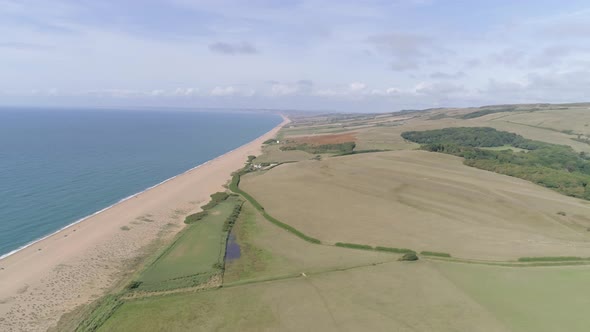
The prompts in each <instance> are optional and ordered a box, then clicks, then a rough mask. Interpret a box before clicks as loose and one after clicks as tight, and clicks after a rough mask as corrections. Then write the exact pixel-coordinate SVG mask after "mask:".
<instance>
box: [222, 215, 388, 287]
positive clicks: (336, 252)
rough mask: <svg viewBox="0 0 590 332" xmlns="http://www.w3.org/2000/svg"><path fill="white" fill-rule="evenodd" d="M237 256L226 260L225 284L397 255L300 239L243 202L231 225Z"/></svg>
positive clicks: (378, 260)
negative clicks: (237, 217)
mask: <svg viewBox="0 0 590 332" xmlns="http://www.w3.org/2000/svg"><path fill="white" fill-rule="evenodd" d="M234 234H235V236H236V240H237V243H238V244H239V245H240V247H241V256H240V258H239V259H236V260H232V261H229V262H228V263H227V264H226V270H225V274H224V285H228V284H233V283H239V282H245V281H251V280H261V279H268V278H270V279H272V278H274V277H282V276H288V275H300V274H301V273H302V272H304V273H316V272H321V271H326V270H335V269H344V268H350V267H354V266H361V265H369V264H373V263H381V262H387V261H395V260H396V259H397V258H398V257H399V255H395V254H389V253H380V252H371V253H367V252H362V251H359V250H352V249H345V248H336V247H332V246H322V245H317V244H312V243H309V242H306V241H303V240H301V239H299V238H297V237H295V236H293V235H291V234H290V233H289V232H287V231H285V230H283V229H281V228H279V227H276V226H274V225H273V224H271V223H270V222H268V221H267V220H265V219H264V218H263V217H262V216H261V215H260V214H259V213H258V212H257V211H256V210H255V209H254V208H253V207H252V205H250V204H245V205H244V208H243V211H242V214H241V215H240V218H239V220H238V223H237V224H236V227H235V229H234Z"/></svg>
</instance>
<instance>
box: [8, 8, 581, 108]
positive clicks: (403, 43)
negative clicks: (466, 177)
mask: <svg viewBox="0 0 590 332" xmlns="http://www.w3.org/2000/svg"><path fill="white" fill-rule="evenodd" d="M589 88H590V3H588V1H567V2H566V1H542V0H541V1H527V0H521V1H503V0H495V1H459V0H456V1H455V0H406V1H401V0H400V1H395V0H391V1H379V0H374V1H372V0H368V1H347V0H344V1H319V0H309V1H306V0H284V1H270V0H251V1H230V0H217V1H214V0H204V1H200V0H169V1H156V0H145V1H140V0H136V1H129V0H127V1H125V0H119V1H111V0H103V1H90V0H77V1H67V0H53V1H27V0H18V1H17V0H0V105H23V106H25V105H33V106H35V105H38V106H89V107H95V106H113V107H116V106H154V107H159V106H172V107H174V106H179V107H236V108H237V107H243V108H284V109H310V110H313V109H318V110H338V111H361V112H371V111H393V110H400V109H415V108H428V107H441V106H476V105H484V104H499V103H524V102H579V101H589V100H590V98H588V96H587V95H588V91H590V89H589Z"/></svg>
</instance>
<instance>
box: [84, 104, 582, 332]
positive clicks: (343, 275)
mask: <svg viewBox="0 0 590 332" xmlns="http://www.w3.org/2000/svg"><path fill="white" fill-rule="evenodd" d="M564 112H570V113H567V116H564V114H566V113H564ZM587 123H590V112H587V105H582V106H579V105H578V106H571V107H570V106H568V107H567V109H566V107H565V106H548V105H521V106H509V105H508V106H498V107H483V108H470V109H433V110H427V111H423V112H406V113H402V114H395V113H389V114H380V115H379V114H368V115H366V114H365V115H348V114H336V115H332V116H326V115H319V116H313V117H305V116H301V115H298V116H297V117H295V118H293V122H292V123H291V124H290V125H289V127H288V128H285V129H284V130H282V131H281V133H280V134H279V135H278V136H277V137H278V138H279V140H280V141H281V143H279V144H275V143H273V144H270V145H266V146H265V147H264V148H263V154H262V155H261V156H258V157H257V158H256V159H254V160H253V163H254V164H256V163H272V162H278V163H282V162H289V163H285V164H282V165H280V166H277V167H274V168H272V169H270V170H264V171H253V172H250V173H248V174H245V175H242V176H241V178H240V182H239V188H234V187H235V183H233V182H232V185H231V186H230V188H233V189H235V190H234V191H236V192H238V193H240V194H242V195H244V198H246V199H247V201H246V203H244V205H243V206H242V209H241V213H240V215H239V217H238V219H237V222H236V224H235V226H234V228H233V231H232V232H233V236H234V237H235V241H236V242H237V244H238V245H239V246H240V256H239V258H237V259H233V260H229V261H226V262H225V265H224V269H223V270H221V269H220V267H221V266H220V265H219V264H216V263H219V262H220V261H219V259H220V257H223V256H221V254H222V253H223V249H224V246H225V242H224V241H225V237H224V236H223V235H222V236H220V234H225V235H227V233H223V222H224V220H225V219H226V218H225V216H226V215H228V214H229V213H231V210H233V205H235V202H232V201H231V200H235V199H236V198H235V197H234V198H231V200H230V201H226V202H223V203H222V204H220V205H219V206H217V207H215V208H214V209H212V210H210V211H209V215H208V216H207V217H206V222H205V223H202V222H201V221H198V222H196V223H195V224H193V225H191V226H190V227H192V228H190V229H189V230H187V231H186V232H184V233H183V235H182V236H181V237H180V238H179V239H178V240H177V241H176V242H175V243H174V244H173V245H172V246H171V247H170V248H169V249H168V250H167V251H166V252H165V253H164V254H163V255H162V256H161V257H160V258H159V259H157V260H156V261H155V263H154V264H152V265H151V266H150V267H149V268H148V269H147V270H146V271H145V272H144V273H143V274H141V275H140V276H139V278H138V279H137V280H138V281H141V282H142V283H141V284H139V287H138V290H142V288H144V289H145V290H150V289H151V288H153V289H154V290H155V289H158V287H160V289H162V288H161V287H162V283H167V284H168V286H166V287H168V288H167V289H173V288H175V287H176V286H174V285H175V283H176V282H177V281H176V280H179V282H180V283H182V284H183V285H184V286H182V287H187V285H189V286H190V282H189V283H186V281H187V280H190V277H189V278H188V279H186V278H185V277H186V276H192V278H201V280H199V281H198V282H203V280H206V279H207V278H210V277H211V276H221V275H223V280H222V284H221V286H222V287H220V288H208V289H205V290H200V291H196V290H195V289H194V288H192V289H191V291H188V290H189V289H180V290H179V291H178V292H176V290H173V292H175V293H172V292H170V291H164V292H159V293H157V294H158V295H157V296H147V297H145V296H143V297H107V298H105V299H106V300H107V301H106V302H105V303H106V304H105V305H104V306H101V307H99V309H101V310H99V312H98V313H97V314H96V315H94V316H93V317H94V320H90V321H87V322H88V323H89V325H88V326H99V325H100V329H99V331H170V330H174V331H201V330H202V331H211V330H215V331H236V330H239V331H261V330H262V331H267V330H273V331H274V330H296V331H299V330H314V331H316V330H321V331H340V330H349V331H358V330H370V331H392V330H394V331H531V332H533V331H534V332H537V331H586V330H587V327H588V326H590V318H587V317H586V316H587V315H586V311H585V310H584V308H586V307H588V305H589V304H590V303H589V302H590V300H588V297H587V296H585V294H586V293H588V291H589V290H590V289H588V287H590V286H588V285H587V284H588V283H587V282H586V281H587V280H588V278H589V277H590V267H589V266H588V265H580V266H575V264H588V257H590V231H589V230H590V212H589V211H590V202H588V201H583V200H579V199H575V198H572V197H567V196H565V195H562V194H559V193H557V192H554V191H552V190H550V189H547V188H544V187H541V186H539V185H535V184H533V183H531V182H528V181H525V180H522V179H518V178H514V177H509V176H505V175H500V174H496V173H493V172H489V171H484V170H480V169H476V168H473V167H468V166H465V165H463V163H462V161H463V159H462V158H459V157H454V156H451V155H445V154H441V153H434V152H425V151H416V149H417V148H418V147H419V144H416V143H412V142H409V141H406V140H404V139H403V138H402V137H401V136H400V135H401V133H402V132H405V131H422V130H430V129H441V128H447V127H481V126H485V127H493V128H497V129H499V130H506V131H510V132H514V133H518V134H520V135H523V136H524V137H525V138H529V139H536V140H540V141H544V142H549V143H555V144H566V145H570V146H572V147H573V148H574V149H576V151H590V144H586V143H584V142H580V141H575V140H572V138H576V137H578V136H577V134H580V135H582V136H580V137H581V138H583V137H585V136H584V135H587V134H588V133H589V129H588V125H587ZM326 134H327V135H328V136H325V135H326ZM330 134H332V135H331V136H330ZM320 135H324V136H320ZM346 135H353V136H354V142H355V143H356V147H355V151H358V150H371V149H382V150H392V151H387V152H371V153H364V154H357V155H349V156H338V157H332V156H330V155H328V154H324V155H322V156H321V157H320V158H316V156H315V155H314V154H310V153H307V152H304V151H300V150H287V151H281V146H284V145H282V144H288V143H287V142H289V141H291V142H308V143H309V144H314V142H316V141H318V142H319V140H322V142H332V141H334V142H339V141H337V140H338V139H341V138H342V136H346ZM291 144H293V143H291ZM318 144H319V143H318ZM506 148H508V147H506V146H501V147H494V148H491V149H493V150H503V149H506ZM510 148H512V149H515V148H513V147H510ZM236 179H237V178H236ZM232 204H233V205H232ZM204 220H205V219H204ZM195 226H197V227H195ZM198 227H200V228H198ZM191 231H192V232H191ZM220 232H221V233H220ZM406 248H407V249H406ZM412 250H413V251H415V252H417V253H418V256H419V258H420V259H419V260H418V261H414V262H403V261H398V259H399V258H400V257H401V256H402V255H403V254H404V253H406V252H411V251H412ZM195 262H196V264H195ZM557 264H559V265H563V266H552V267H549V266H543V265H557ZM222 271H223V274H221V272H222ZM219 282H221V279H219ZM171 285H172V286H171ZM139 293H140V294H150V293H145V292H139ZM152 294H153V293H152ZM113 312H114V313H113ZM111 313H113V314H112V315H110V314H111ZM106 318H108V319H106ZM105 320H106V321H105ZM103 323H104V324H103Z"/></svg>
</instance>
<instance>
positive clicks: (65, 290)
mask: <svg viewBox="0 0 590 332" xmlns="http://www.w3.org/2000/svg"><path fill="white" fill-rule="evenodd" d="M286 123H288V120H287V119H286V118H285V119H284V121H283V122H282V123H281V124H280V125H278V126H277V127H275V128H273V129H272V130H271V131H269V132H268V133H266V134H264V135H262V136H260V137H259V138H257V139H255V140H254V141H252V142H250V143H248V144H246V145H243V146H241V147H239V148H237V149H235V150H233V151H231V152H228V153H226V154H224V155H223V156H220V157H218V158H216V159H214V160H212V161H210V162H208V163H206V164H203V165H201V166H200V167H198V168H195V169H192V170H190V171H188V172H186V173H183V174H181V175H179V176H177V177H175V178H173V179H171V180H169V181H167V182H165V183H163V184H161V185H158V186H156V187H154V188H152V189H149V190H147V191H145V192H143V193H141V194H139V195H137V196H135V197H132V198H130V199H128V200H126V201H123V202H121V203H119V204H117V205H115V206H113V207H111V208H109V209H107V210H105V211H103V212H101V213H99V214H96V215H94V216H92V217H90V218H88V219H86V220H84V221H82V222H80V223H78V224H75V225H72V226H70V227H68V228H66V229H64V230H62V231H60V232H58V233H56V234H54V235H52V236H50V237H48V238H45V239H43V240H42V241H39V242H37V243H35V244H33V245H31V246H29V247H27V248H25V249H23V250H21V251H19V252H17V253H15V254H13V255H11V256H8V257H6V258H4V259H1V260H0V331H46V330H47V329H48V328H50V327H51V326H54V325H55V324H56V323H57V322H58V320H59V319H60V317H61V316H62V315H63V314H64V313H67V312H69V311H71V310H73V309H74V308H76V307H77V306H79V305H81V304H85V303H89V302H91V301H93V300H95V299H97V298H98V297H100V296H102V295H103V294H104V293H105V292H106V291H108V290H109V289H111V288H112V287H113V286H114V285H116V284H117V282H119V281H121V279H122V278H123V277H124V276H125V275H126V274H128V273H129V272H130V266H133V264H132V262H133V261H134V260H137V258H138V257H141V256H142V255H145V254H146V250H147V248H151V250H154V246H153V244H154V243H155V242H154V241H156V240H158V241H160V242H159V243H160V244H161V245H163V244H165V243H166V242H167V241H168V240H170V239H171V238H172V237H173V236H174V235H175V234H176V233H178V231H180V230H181V229H182V227H183V226H184V223H183V220H184V217H185V216H186V215H188V214H190V213H193V212H195V211H198V210H199V209H200V206H201V205H203V204H204V203H205V202H206V201H208V199H209V195H210V194H212V193H214V192H217V191H220V190H223V185H224V184H226V183H227V182H228V180H229V179H230V176H231V173H232V172H233V171H235V170H237V169H239V168H240V167H241V166H242V165H243V164H244V162H245V161H246V159H247V156H248V155H258V154H260V152H261V146H262V142H264V141H265V140H267V139H269V138H272V137H274V135H276V133H277V132H278V130H279V129H280V127H281V126H283V125H285V124H286ZM187 153H190V149H189V148H188V147H187ZM150 244H152V246H151V247H150Z"/></svg>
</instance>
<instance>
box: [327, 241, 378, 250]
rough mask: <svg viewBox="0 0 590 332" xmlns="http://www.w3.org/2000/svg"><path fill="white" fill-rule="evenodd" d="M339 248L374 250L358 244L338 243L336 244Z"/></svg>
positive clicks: (368, 246)
mask: <svg viewBox="0 0 590 332" xmlns="http://www.w3.org/2000/svg"><path fill="white" fill-rule="evenodd" d="M335 245H336V246H337V247H343V248H351V249H363V250H373V247H371V246H370V245H366V244H356V243H345V242H336V244H335Z"/></svg>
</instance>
